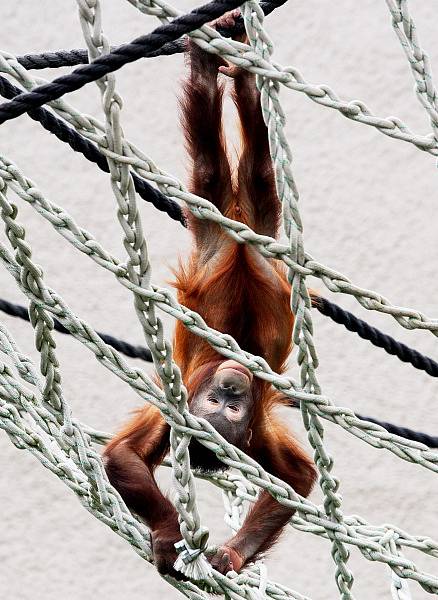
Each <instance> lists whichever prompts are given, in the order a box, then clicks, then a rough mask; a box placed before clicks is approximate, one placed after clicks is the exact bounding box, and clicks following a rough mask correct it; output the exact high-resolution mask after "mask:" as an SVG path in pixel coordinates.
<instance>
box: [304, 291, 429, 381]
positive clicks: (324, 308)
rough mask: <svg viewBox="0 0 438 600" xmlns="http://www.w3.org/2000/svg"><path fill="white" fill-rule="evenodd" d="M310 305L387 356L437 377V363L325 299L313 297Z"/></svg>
mask: <svg viewBox="0 0 438 600" xmlns="http://www.w3.org/2000/svg"><path fill="white" fill-rule="evenodd" d="M312 303H313V306H314V307H315V308H317V309H318V310H319V312H320V313H321V314H323V315H325V316H326V317H330V318H331V319H332V320H333V321H335V323H339V324H340V325H344V327H346V328H347V329H348V330H349V331H353V332H354V333H357V334H358V335H359V336H360V337H361V338H362V339H364V340H368V341H370V342H371V343H372V344H373V345H374V346H377V347H378V348H383V350H385V352H387V353H388V354H392V355H393V356H397V358H399V359H400V360H401V361H402V362H405V363H410V364H411V365H412V366H413V367H415V368H416V369H420V371H425V372H426V373H427V374H428V375H430V376H431V377H438V363H437V362H436V361H434V360H433V359H432V358H429V357H428V356H424V355H423V354H420V352H418V351H417V350H414V349H413V348H409V346H406V345H405V344H402V343H401V342H398V341H397V340H395V339H394V338H392V337H391V336H389V335H386V334H385V333H383V332H382V331H379V330H378V329H376V328H375V327H373V326H372V325H369V324H368V323H366V322H365V321H362V319H359V318H358V317H356V316H355V315H353V314H352V313H351V312H348V311H347V310H344V309H343V308H341V307H340V306H338V305H337V304H334V303H333V302H330V301H329V300H327V299H326V298H322V297H321V296H313V297H312Z"/></svg>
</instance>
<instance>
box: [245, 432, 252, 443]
mask: <svg viewBox="0 0 438 600" xmlns="http://www.w3.org/2000/svg"><path fill="white" fill-rule="evenodd" d="M251 440H252V429H248V439H247V440H246V443H247V445H248V446H249V445H250V443H251Z"/></svg>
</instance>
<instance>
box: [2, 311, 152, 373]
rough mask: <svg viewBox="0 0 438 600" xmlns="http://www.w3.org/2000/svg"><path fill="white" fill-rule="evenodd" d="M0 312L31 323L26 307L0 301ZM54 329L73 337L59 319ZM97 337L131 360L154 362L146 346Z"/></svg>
mask: <svg viewBox="0 0 438 600" xmlns="http://www.w3.org/2000/svg"><path fill="white" fill-rule="evenodd" d="M0 310H1V311H3V312H4V313H6V314H7V315H10V316H11V317H19V318H20V319H24V320H25V321H30V317H29V311H28V310H27V308H26V307H25V306H20V305H19V304H12V302H7V301H6V300H1V299H0ZM53 321H54V328H55V330H56V331H59V332H60V333H65V334H67V335H71V334H70V331H69V330H68V329H66V328H65V327H64V325H62V323H60V322H59V321H58V320H57V319H53ZM96 333H97V335H98V336H100V337H101V338H102V339H103V341H104V342H105V343H106V344H108V345H109V346H111V347H112V348H114V349H115V350H118V351H119V352H121V353H122V354H125V355H126V356H129V357H130V358H140V359H141V360H145V361H146V362H152V355H151V352H150V350H149V348H145V347H144V346H134V345H133V344H129V343H128V342H124V341H123V340H118V339H117V338H115V337H113V336H112V335H108V334H107V333H99V332H98V331H96Z"/></svg>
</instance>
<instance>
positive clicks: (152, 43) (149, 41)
mask: <svg viewBox="0 0 438 600" xmlns="http://www.w3.org/2000/svg"><path fill="white" fill-rule="evenodd" d="M240 4H242V0H213V2H210V3H209V4H205V5H203V6H200V7H198V8H195V9H194V10H193V11H192V12H190V13H188V14H185V15H182V16H180V17H177V18H176V19H174V20H173V21H172V22H171V23H168V24H166V25H161V26H160V27H157V28H156V29H154V30H153V31H152V32H151V33H148V34H147V35H142V36H140V37H138V38H136V39H134V40H132V42H131V43H128V44H124V45H123V46H119V47H118V48H116V49H115V50H113V51H112V52H110V53H109V54H105V55H104V56H99V57H98V58H96V59H95V60H94V61H93V62H92V63H90V64H89V65H85V66H83V67H79V68H77V69H75V70H74V71H73V72H72V73H70V74H69V75H62V76H61V77H57V78H56V79H54V80H53V81H52V82H51V83H47V84H44V85H40V86H38V87H36V88H35V89H34V90H33V91H31V92H25V93H22V94H20V95H19V96H17V97H16V98H14V99H13V100H10V101H9V102H4V103H3V104H1V105H0V124H1V123H4V122H5V121H8V120H10V119H14V118H15V117H18V116H20V115H22V114H24V113H25V112H27V111H29V110H32V109H33V108H37V107H39V106H42V105H43V104H45V103H46V102H51V101H52V100H56V99H58V98H61V96H63V95H64V94H67V93H69V92H73V91H75V90H78V89H80V88H82V87H83V86H84V85H86V84H87V83H90V82H92V81H96V80H97V79H100V78H101V77H104V76H105V75H108V73H112V72H114V71H117V69H120V68H121V67H123V66H124V65H126V64H128V63H131V62H134V61H136V60H138V59H140V58H145V57H147V56H149V55H150V54H151V52H154V51H155V50H158V49H159V48H162V46H164V45H165V44H166V43H167V42H171V41H174V40H176V39H178V38H180V37H181V36H183V35H184V34H185V33H189V32H191V31H193V30H195V29H197V28H199V27H200V26H201V25H204V23H207V22H208V21H212V20H214V19H216V18H218V17H220V16H221V15H223V14H224V13H225V12H227V11H229V10H231V9H233V8H237V7H238V6H240Z"/></svg>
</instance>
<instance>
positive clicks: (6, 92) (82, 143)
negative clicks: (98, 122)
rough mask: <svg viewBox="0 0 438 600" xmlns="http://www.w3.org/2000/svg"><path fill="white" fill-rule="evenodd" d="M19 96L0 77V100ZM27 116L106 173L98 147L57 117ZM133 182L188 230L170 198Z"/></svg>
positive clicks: (37, 112)
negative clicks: (1, 97) (0, 97)
mask: <svg viewBox="0 0 438 600" xmlns="http://www.w3.org/2000/svg"><path fill="white" fill-rule="evenodd" d="M19 94H21V90H20V88H18V87H17V86H15V85H13V84H12V83H11V82H10V81H8V80H7V79H6V78H5V77H3V76H2V75H0V96H4V97H5V98H14V97H16V96H18V95H19ZM28 115H29V117H30V118H31V119H33V120H34V121H38V122H39V123H41V125H42V126H43V127H44V129H46V130H47V131H49V132H50V133H53V134H54V135H56V137H57V138H58V139H59V140H61V141H62V142H66V143H67V144H68V145H69V146H70V148H72V149H73V150H74V151H75V152H80V153H81V154H83V155H84V156H85V158H87V159H88V160H89V161H90V162H93V163H95V164H96V165H97V166H98V167H99V169H101V170H102V171H105V173H109V167H108V162H107V160H106V158H105V156H104V155H103V154H101V153H100V152H99V150H98V149H97V146H95V145H94V144H93V143H92V142H90V141H89V140H87V139H86V138H84V137H83V136H82V135H80V134H79V133H78V132H77V131H75V130H74V129H73V128H72V127H69V126H68V125H66V123H64V121H62V120H61V119H58V117H56V116H55V115H54V114H52V113H51V112H50V111H48V110H46V109H45V108H35V109H33V110H30V111H29V112H28ZM132 178H133V180H134V187H135V189H136V190H137V192H138V193H139V195H140V196H141V198H143V200H146V202H150V203H151V204H153V206H155V208H157V209H158V210H161V211H162V212H165V213H167V214H168V215H169V217H170V218H171V219H174V220H175V221H179V222H180V223H181V224H182V225H184V227H186V226H187V223H186V220H185V217H184V214H183V212H182V210H181V207H180V206H179V204H177V203H176V202H175V201H173V200H171V199H170V198H167V197H166V196H165V195H164V194H162V193H161V192H160V191H159V190H157V189H155V188H154V187H152V186H151V185H150V184H149V183H148V182H147V181H146V180H145V179H142V178H141V177H139V176H138V175H137V174H136V173H132Z"/></svg>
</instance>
